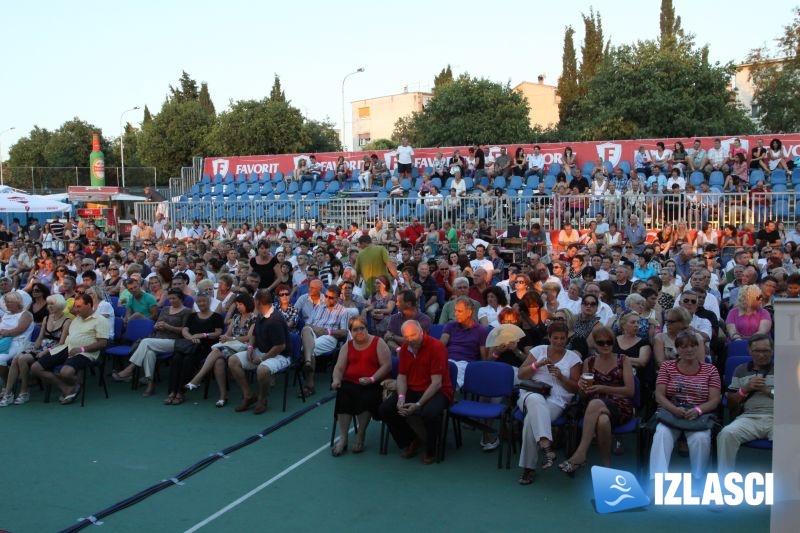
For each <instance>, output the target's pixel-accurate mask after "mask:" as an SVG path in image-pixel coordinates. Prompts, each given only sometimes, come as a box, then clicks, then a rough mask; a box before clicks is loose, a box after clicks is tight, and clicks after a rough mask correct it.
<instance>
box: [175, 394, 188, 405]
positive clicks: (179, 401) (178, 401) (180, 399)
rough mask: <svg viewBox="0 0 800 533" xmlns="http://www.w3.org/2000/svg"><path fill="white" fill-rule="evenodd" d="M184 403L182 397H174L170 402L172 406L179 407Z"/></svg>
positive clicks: (184, 399)
mask: <svg viewBox="0 0 800 533" xmlns="http://www.w3.org/2000/svg"><path fill="white" fill-rule="evenodd" d="M185 401H186V398H184V397H183V396H175V398H173V400H172V405H180V404H182V403H183V402H185Z"/></svg>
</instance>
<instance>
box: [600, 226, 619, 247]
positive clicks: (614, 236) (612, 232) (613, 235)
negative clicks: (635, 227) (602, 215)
mask: <svg viewBox="0 0 800 533" xmlns="http://www.w3.org/2000/svg"><path fill="white" fill-rule="evenodd" d="M603 239H604V240H605V241H606V246H608V247H611V246H620V245H621V244H622V233H620V232H619V231H617V224H616V222H612V223H610V224H609V225H608V231H607V232H605V234H604V235H603Z"/></svg>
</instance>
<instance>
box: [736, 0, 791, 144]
mask: <svg viewBox="0 0 800 533" xmlns="http://www.w3.org/2000/svg"><path fill="white" fill-rule="evenodd" d="M775 41H776V44H777V50H774V51H771V50H768V49H767V48H765V47H762V48H757V49H755V50H753V51H752V52H750V55H749V56H748V62H749V63H750V64H751V66H750V79H751V80H752V83H753V111H754V114H755V115H756V117H757V118H758V120H759V122H760V125H761V129H762V130H763V131H764V132H770V133H784V132H794V131H798V130H799V129H800V57H798V53H797V51H798V47H800V8H795V10H794V20H793V21H792V22H791V24H789V25H787V26H784V28H783V35H781V36H780V37H778V38H776V39H775ZM775 58H780V59H775Z"/></svg>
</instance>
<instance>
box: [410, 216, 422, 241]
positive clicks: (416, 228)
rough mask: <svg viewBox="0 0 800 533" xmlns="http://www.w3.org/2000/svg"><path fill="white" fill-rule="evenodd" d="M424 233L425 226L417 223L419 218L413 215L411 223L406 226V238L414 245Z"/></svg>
mask: <svg viewBox="0 0 800 533" xmlns="http://www.w3.org/2000/svg"><path fill="white" fill-rule="evenodd" d="M424 234H425V228H424V227H423V226H422V224H420V223H419V218H418V217H414V219H413V220H412V222H411V224H409V225H408V227H407V228H406V240H407V241H408V242H410V243H411V244H412V245H414V244H417V241H418V240H419V239H420V237H422V235H424Z"/></svg>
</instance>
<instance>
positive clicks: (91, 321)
mask: <svg viewBox="0 0 800 533" xmlns="http://www.w3.org/2000/svg"><path fill="white" fill-rule="evenodd" d="M110 333H111V331H110V329H109V326H108V320H106V319H105V317H103V316H101V315H98V314H97V313H93V314H91V315H89V316H88V317H87V318H85V319H84V318H81V317H80V316H76V317H75V318H73V319H72V322H70V324H69V335H67V343H66V344H67V348H69V349H70V350H71V349H73V348H80V347H81V346H88V345H90V344H94V343H95V342H97V340H98V339H108V337H109V335H110ZM59 348H60V347H58V346H57V347H55V348H53V349H51V352H57V351H58V349H59ZM83 355H85V356H86V357H88V358H89V359H97V357H98V356H99V355H100V350H96V351H94V352H84V354H83Z"/></svg>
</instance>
